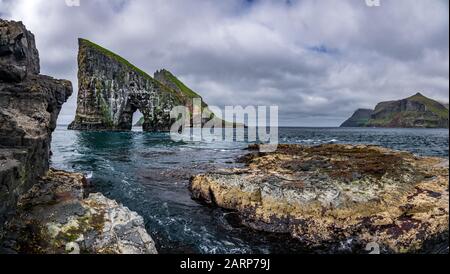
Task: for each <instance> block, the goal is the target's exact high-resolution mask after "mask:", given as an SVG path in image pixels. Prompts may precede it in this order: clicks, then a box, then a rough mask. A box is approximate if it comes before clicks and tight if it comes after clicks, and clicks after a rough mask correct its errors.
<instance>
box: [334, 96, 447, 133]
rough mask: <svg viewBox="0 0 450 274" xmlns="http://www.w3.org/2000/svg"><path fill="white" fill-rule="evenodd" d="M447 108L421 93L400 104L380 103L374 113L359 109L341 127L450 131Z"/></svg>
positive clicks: (395, 102)
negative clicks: (439, 129)
mask: <svg viewBox="0 0 450 274" xmlns="http://www.w3.org/2000/svg"><path fill="white" fill-rule="evenodd" d="M448 116H449V110H448V107H447V106H445V105H444V104H442V103H439V102H438V101H435V100H433V99H430V98H428V97H426V96H424V95H423V94H422V93H421V92H418V93H417V94H415V95H413V96H411V97H409V98H406V99H402V100H398V101H388V102H381V103H379V104H378V105H377V106H376V107H375V110H373V111H371V110H362V109H359V110H357V111H356V112H355V114H353V116H352V117H351V118H350V119H348V120H347V121H345V122H344V123H343V124H342V126H341V127H389V128H448V127H449V120H448Z"/></svg>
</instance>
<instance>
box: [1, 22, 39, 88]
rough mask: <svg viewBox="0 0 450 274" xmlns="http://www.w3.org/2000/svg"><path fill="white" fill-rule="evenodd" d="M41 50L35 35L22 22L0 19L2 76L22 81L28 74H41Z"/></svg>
mask: <svg viewBox="0 0 450 274" xmlns="http://www.w3.org/2000/svg"><path fill="white" fill-rule="evenodd" d="M39 71H40V67H39V52H38V50H37V49H36V45H35V40H34V35H33V34H32V33H31V32H29V31H27V30H26V29H25V26H24V25H23V24H22V22H9V21H5V20H2V19H0V78H1V79H3V80H4V81H7V82H20V81H22V80H24V79H25V77H26V76H27V74H39Z"/></svg>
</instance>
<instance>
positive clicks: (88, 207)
mask: <svg viewBox="0 0 450 274" xmlns="http://www.w3.org/2000/svg"><path fill="white" fill-rule="evenodd" d="M0 52H1V54H0V254H3V253H27V254H28V253H51V254H54V253H58V254H59V253H63V254H64V253H80V252H82V253H107V254H112V253H120V254H122V253H127V254H128V253H152V254H154V253H157V251H156V248H155V243H154V242H153V240H152V238H151V237H150V235H148V233H147V231H146V230H145V226H144V220H143V219H142V217H140V216H139V215H138V214H137V213H135V212H132V211H130V210H129V209H128V208H126V207H124V206H122V205H119V204H118V203H116V202H115V201H112V200H109V199H107V198H106V197H104V196H103V195H102V194H98V193H97V194H90V195H89V197H86V196H87V195H88V193H87V191H86V189H85V188H86V186H87V183H88V182H87V180H86V179H85V178H84V176H83V175H82V174H76V173H67V172H63V171H55V170H51V171H49V158H50V144H51V134H52V132H53V131H54V130H55V128H56V120H57V118H58V115H59V112H60V110H61V107H62V105H63V104H64V103H65V102H66V101H67V99H68V98H69V96H70V95H71V94H72V84H71V83H70V82H69V81H66V80H55V79H53V78H51V77H48V76H43V75H39V56H38V53H37V52H38V51H37V49H36V45H35V42H34V36H33V35H32V34H31V33H30V32H29V31H27V30H26V29H25V26H24V25H23V24H22V23H20V22H14V21H4V20H0Z"/></svg>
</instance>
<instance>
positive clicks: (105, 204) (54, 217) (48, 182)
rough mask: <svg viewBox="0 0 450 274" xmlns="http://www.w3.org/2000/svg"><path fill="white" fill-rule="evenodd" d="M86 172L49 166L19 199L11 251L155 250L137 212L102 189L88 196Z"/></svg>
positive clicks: (9, 245)
mask: <svg viewBox="0 0 450 274" xmlns="http://www.w3.org/2000/svg"><path fill="white" fill-rule="evenodd" d="M86 185H87V181H86V179H85V178H84V176H83V175H81V174H77V173H67V172H63V171H56V170H50V171H49V173H48V174H47V176H46V177H44V178H43V179H41V180H40V181H39V182H38V183H37V184H35V185H34V186H33V188H32V189H31V190H30V191H29V192H28V193H26V194H25V195H23V196H22V197H21V198H20V200H19V211H18V215H17V216H16V217H15V218H14V219H13V220H12V221H10V222H9V224H8V234H7V236H6V237H5V238H6V241H5V242H6V245H4V246H3V250H4V251H5V250H6V252H9V253H16V252H17V253H33V254H36V253H43V254H67V253H70V254H76V253H78V254H79V253H88V254H156V253H157V251H156V248H155V243H154V242H153V240H152V238H151V237H150V236H149V235H148V233H147V231H146V230H145V227H144V220H143V219H142V217H140V216H139V215H138V214H137V213H135V212H132V211H130V210H129V209H128V208H126V207H124V206H122V205H119V204H118V203H117V202H115V201H112V200H110V199H108V198H106V197H105V196H103V195H102V194H98V193H97V194H90V195H89V196H88V197H87V198H85V196H86V195H87V194H86V193H85V187H86Z"/></svg>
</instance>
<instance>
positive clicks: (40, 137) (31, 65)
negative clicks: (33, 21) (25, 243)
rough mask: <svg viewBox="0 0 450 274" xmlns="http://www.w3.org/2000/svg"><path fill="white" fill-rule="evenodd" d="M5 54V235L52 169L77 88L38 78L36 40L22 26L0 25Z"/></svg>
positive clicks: (0, 76)
mask: <svg viewBox="0 0 450 274" xmlns="http://www.w3.org/2000/svg"><path fill="white" fill-rule="evenodd" d="M0 52H1V54H0V198H1V199H0V236H1V231H2V227H3V225H2V224H3V223H4V221H5V220H6V219H7V218H8V215H11V214H14V209H15V206H16V202H17V198H18V197H19V196H20V195H21V194H23V193H24V192H26V191H27V190H28V189H29V188H30V187H31V186H32V185H33V184H34V183H35V181H36V179H37V178H38V177H39V176H42V175H44V174H45V172H46V171H47V170H48V167H49V151H50V143H51V133H52V132H53V130H54V129H55V128H56V120H57V118H58V115H59V112H60V110H61V107H62V105H63V104H64V102H66V100H67V99H68V98H69V96H70V95H71V94H72V85H71V83H70V82H69V81H65V80H55V79H53V78H51V77H48V76H42V75H38V73H39V56H38V51H37V49H36V45H35V41H34V36H33V34H31V32H29V31H27V30H26V29H25V27H24V25H23V24H22V23H20V22H14V21H4V20H1V21H0ZM11 68H13V69H11Z"/></svg>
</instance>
